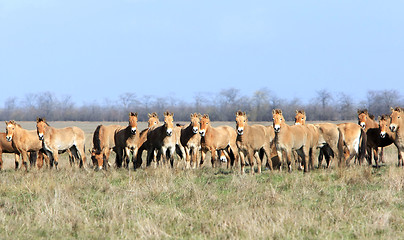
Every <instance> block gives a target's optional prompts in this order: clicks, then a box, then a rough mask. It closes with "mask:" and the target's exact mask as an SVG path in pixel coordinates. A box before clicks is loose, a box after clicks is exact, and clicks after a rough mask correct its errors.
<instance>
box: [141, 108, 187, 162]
mask: <svg viewBox="0 0 404 240" xmlns="http://www.w3.org/2000/svg"><path fill="white" fill-rule="evenodd" d="M173 121H174V113H169V112H165V113H164V124H163V125H162V126H158V127H155V128H153V129H151V130H149V132H148V134H147V140H148V142H149V144H148V145H149V148H148V150H147V163H148V164H147V165H150V163H151V160H152V157H153V154H154V150H158V156H160V157H162V160H163V163H162V164H163V165H167V163H168V161H167V160H169V161H170V165H171V167H174V153H175V152H176V147H177V145H178V144H179V142H180V135H179V134H180V130H179V128H177V129H175V128H174V123H173ZM182 151H184V150H182ZM184 155H185V154H184Z"/></svg>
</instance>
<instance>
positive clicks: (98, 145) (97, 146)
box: [93, 125, 102, 151]
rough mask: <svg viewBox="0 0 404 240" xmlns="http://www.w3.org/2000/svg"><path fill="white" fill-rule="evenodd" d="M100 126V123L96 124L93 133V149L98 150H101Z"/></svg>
mask: <svg viewBox="0 0 404 240" xmlns="http://www.w3.org/2000/svg"><path fill="white" fill-rule="evenodd" d="M101 127H102V125H98V126H97V128H96V129H95V131H94V135H93V147H94V149H95V150H99V151H101V133H100V129H101Z"/></svg>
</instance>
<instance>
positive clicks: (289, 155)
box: [286, 150, 292, 172]
mask: <svg viewBox="0 0 404 240" xmlns="http://www.w3.org/2000/svg"><path fill="white" fill-rule="evenodd" d="M286 163H287V164H288V171H289V172H292V151H291V150H286Z"/></svg>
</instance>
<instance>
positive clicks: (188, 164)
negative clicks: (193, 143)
mask: <svg viewBox="0 0 404 240" xmlns="http://www.w3.org/2000/svg"><path fill="white" fill-rule="evenodd" d="M190 154H191V149H189V148H188V147H186V148H185V169H190V168H191V156H190Z"/></svg>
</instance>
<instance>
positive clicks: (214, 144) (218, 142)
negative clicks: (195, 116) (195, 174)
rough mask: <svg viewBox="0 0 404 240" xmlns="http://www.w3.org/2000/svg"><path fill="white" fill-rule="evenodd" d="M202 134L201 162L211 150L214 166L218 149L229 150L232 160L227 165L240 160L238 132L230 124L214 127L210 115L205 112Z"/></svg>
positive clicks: (200, 129) (201, 128)
mask: <svg viewBox="0 0 404 240" xmlns="http://www.w3.org/2000/svg"><path fill="white" fill-rule="evenodd" d="M199 133H200V134H201V137H202V138H201V150H202V152H201V164H203V161H204V160H205V156H206V153H207V152H208V151H210V152H211V155H212V156H211V163H212V166H213V167H214V166H215V164H216V162H217V161H216V158H217V157H216V154H217V153H216V150H227V149H228V153H229V154H230V161H227V167H228V168H229V167H230V165H233V164H234V162H235V161H238V149H237V145H236V140H237V133H236V131H234V128H232V127H230V126H219V127H212V126H211V124H210V119H209V115H208V114H205V115H203V116H202V118H201V126H200V128H199Z"/></svg>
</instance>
